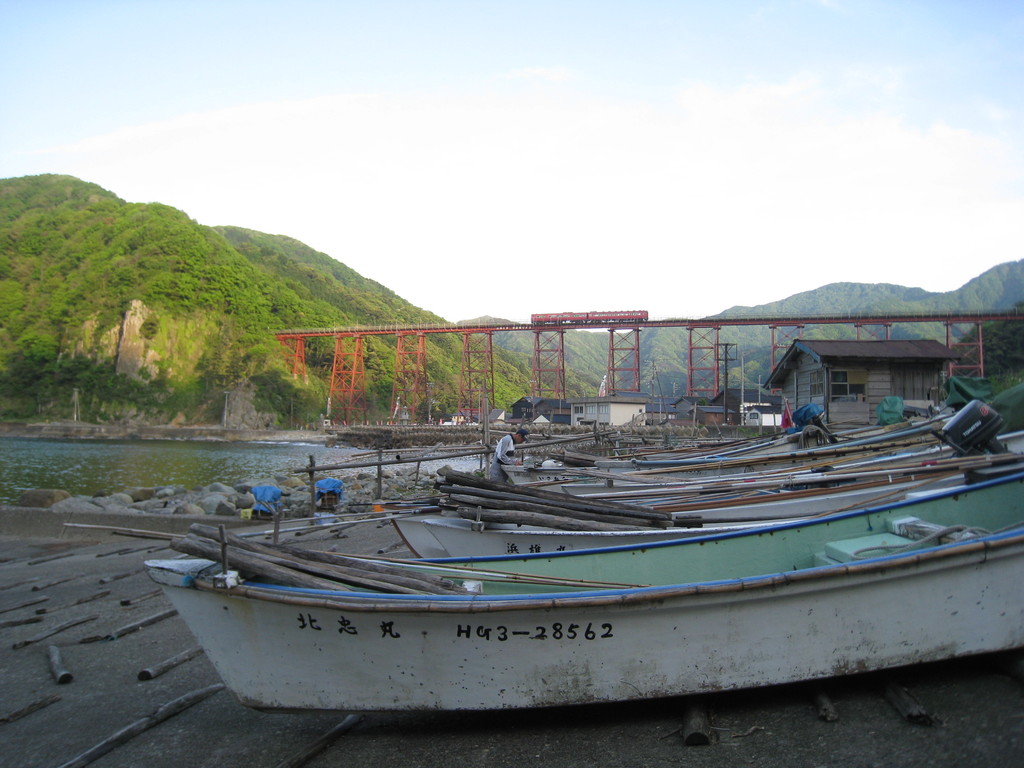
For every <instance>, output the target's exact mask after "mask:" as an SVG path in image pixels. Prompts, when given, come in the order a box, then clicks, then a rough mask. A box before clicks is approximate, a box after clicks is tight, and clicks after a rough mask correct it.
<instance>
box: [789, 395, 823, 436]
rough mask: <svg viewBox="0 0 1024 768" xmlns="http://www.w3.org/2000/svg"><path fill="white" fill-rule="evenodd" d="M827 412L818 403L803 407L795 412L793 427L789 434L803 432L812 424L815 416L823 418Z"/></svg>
mask: <svg viewBox="0 0 1024 768" xmlns="http://www.w3.org/2000/svg"><path fill="white" fill-rule="evenodd" d="M824 412H825V409H824V408H822V407H821V406H820V405H818V404H817V403H808V404H807V405H801V406H800V407H799V408H797V409H796V410H795V411H793V426H792V427H790V428H789V429H787V430H786V432H787V433H789V434H795V433H796V432H801V431H803V428H804V427H806V426H808V425H809V424H811V423H812V420H813V419H814V417H815V416H821V414H823V413H824Z"/></svg>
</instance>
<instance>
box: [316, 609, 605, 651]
mask: <svg viewBox="0 0 1024 768" xmlns="http://www.w3.org/2000/svg"><path fill="white" fill-rule="evenodd" d="M297 622H298V624H297V628H298V629H300V630H312V631H314V632H322V631H324V627H323V626H321V624H320V620H319V619H318V618H317V617H316V616H314V615H313V614H311V613H306V612H302V613H299V615H298V617H297ZM376 629H377V631H379V632H380V635H379V637H380V638H381V639H385V638H395V639H397V638H400V637H401V636H402V631H400V630H401V629H402V628H401V627H399V626H397V625H396V622H394V621H381V622H379V623H378V624H377V626H376ZM613 630H614V628H613V626H612V625H611V623H608V622H605V623H601V624H594V623H593V622H587V623H586V624H575V623H570V624H564V623H562V622H558V621H555V622H552V623H551V624H542V625H538V626H533V627H508V626H505V625H503V624H497V625H494V626H488V625H485V624H477V625H474V624H456V625H455V637H457V638H464V639H467V640H470V639H478V640H490V641H495V642H499V643H504V642H507V641H509V640H514V639H524V640H554V641H566V640H569V641H575V640H583V641H590V640H605V639H607V638H610V637H614V636H615V635H614V633H613ZM335 632H336V633H337V634H339V635H358V634H359V633H360V632H359V627H357V626H356V625H355V624H354V623H353V622H352V621H351V620H349V619H347V618H346V617H344V616H339V617H338V618H337V627H336V628H335Z"/></svg>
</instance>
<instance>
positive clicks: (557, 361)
mask: <svg viewBox="0 0 1024 768" xmlns="http://www.w3.org/2000/svg"><path fill="white" fill-rule="evenodd" d="M530 395H531V396H532V397H546V398H552V399H554V400H562V399H564V398H565V331H564V330H556V331H544V330H536V331H534V332H533V364H532V366H531V369H530Z"/></svg>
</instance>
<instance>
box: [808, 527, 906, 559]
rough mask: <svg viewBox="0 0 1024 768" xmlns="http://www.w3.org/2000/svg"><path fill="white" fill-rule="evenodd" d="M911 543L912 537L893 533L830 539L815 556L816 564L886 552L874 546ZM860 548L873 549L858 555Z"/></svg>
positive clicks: (900, 545) (876, 555)
mask: <svg viewBox="0 0 1024 768" xmlns="http://www.w3.org/2000/svg"><path fill="white" fill-rule="evenodd" d="M913 543H914V540H913V539H908V538H907V537H906V536H897V535H896V534H894V533H873V534H870V535H868V536H858V537H857V538H855V539H843V540H842V541H831V542H829V543H828V544H826V545H825V551H824V553H821V554H819V556H818V558H816V564H817V565H828V564H835V563H850V562H854V561H856V560H862V559H865V558H867V557H880V556H882V555H885V554H887V552H886V551H885V550H884V549H875V548H876V547H893V548H898V547H904V546H907V545H908V544H913ZM862 550H874V551H871V552H865V553H864V556H862V557H858V556H857V553H858V552H860V551H862Z"/></svg>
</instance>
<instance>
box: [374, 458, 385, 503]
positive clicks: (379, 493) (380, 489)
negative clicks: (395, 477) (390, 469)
mask: <svg viewBox="0 0 1024 768" xmlns="http://www.w3.org/2000/svg"><path fill="white" fill-rule="evenodd" d="M382 453H383V451H382V450H381V449H380V448H378V449H377V496H376V498H378V499H379V498H381V496H383V495H384V478H383V471H384V470H383V464H384V457H383V455H382Z"/></svg>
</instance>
